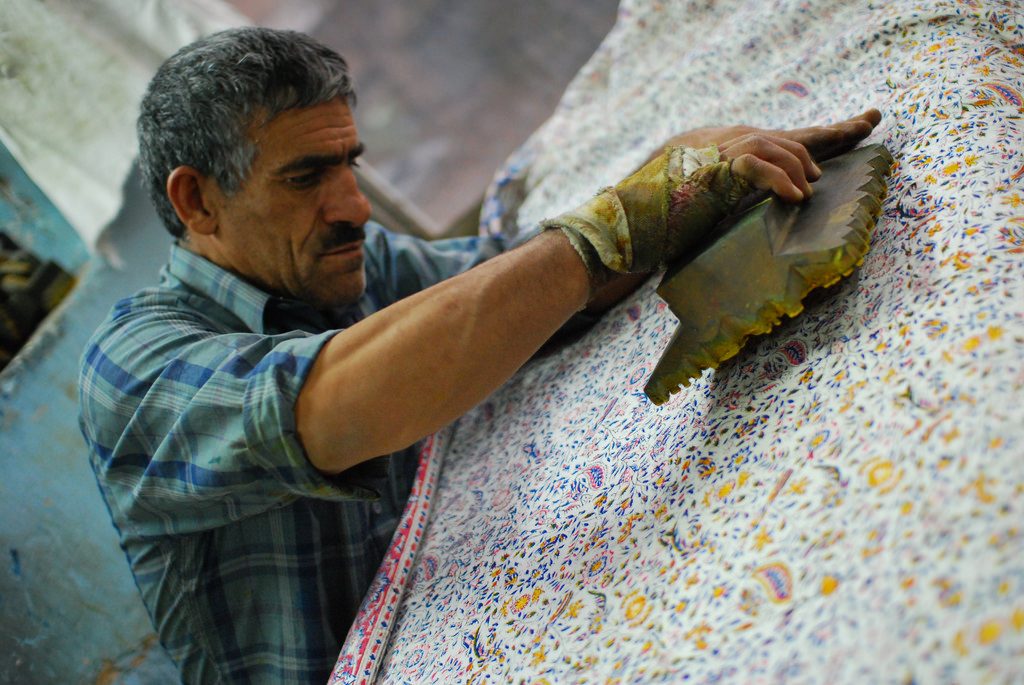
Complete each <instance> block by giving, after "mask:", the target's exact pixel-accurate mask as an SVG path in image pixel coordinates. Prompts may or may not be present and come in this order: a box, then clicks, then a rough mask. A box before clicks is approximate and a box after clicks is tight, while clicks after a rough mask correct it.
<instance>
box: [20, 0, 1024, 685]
mask: <svg viewBox="0 0 1024 685" xmlns="http://www.w3.org/2000/svg"><path fill="white" fill-rule="evenodd" d="M286 5H287V6H286ZM248 24H255V25H262V26H270V27H274V28H289V29H296V30H301V31H305V32H308V33H310V34H311V35H313V36H314V37H316V38H318V39H320V40H321V41H323V42H324V43H326V44H327V45H329V46H331V47H333V48H335V49H336V50H338V51H339V52H340V53H341V54H342V55H344V56H345V58H346V60H347V61H348V62H349V66H350V68H351V70H352V72H353V75H354V79H355V84H356V90H357V92H358V104H357V106H356V108H355V110H354V111H355V116H356V119H357V121H358V122H359V126H360V132H361V136H362V140H363V142H364V143H365V144H366V148H367V151H366V154H365V158H364V159H365V163H364V165H363V166H362V167H361V168H360V169H359V172H358V173H359V181H360V186H361V188H362V189H363V191H364V192H365V193H366V194H367V196H368V197H369V198H370V200H371V203H372V206H373V218H374V219H375V220H377V221H379V222H380V223H382V224H384V225H386V226H390V227H396V229H397V230H401V231H403V232H408V233H411V234H413V235H417V236H420V237H425V238H429V239H435V238H442V237H451V236H465V235H476V234H479V235H498V234H501V235H505V236H507V237H509V238H510V239H515V238H517V237H522V236H528V235H530V234H531V232H532V231H535V230H536V228H537V226H539V225H541V223H542V222H543V221H544V220H546V219H548V218H550V217H552V216H555V215H557V214H558V213H559V212H562V211H564V210H565V209H567V208H571V207H574V206H576V205H578V204H580V203H581V202H584V201H586V200H588V198H590V197H591V196H593V193H594V191H595V189H598V188H602V187H606V186H608V185H609V184H610V183H611V182H613V181H614V180H616V179H619V178H622V177H623V176H625V175H626V174H628V173H629V172H630V171H631V170H633V169H635V168H637V166H638V165H639V164H641V163H642V162H643V161H644V160H645V158H646V157H647V156H648V155H649V153H650V152H651V150H653V149H655V147H656V146H657V145H659V144H660V143H662V142H663V141H664V140H666V139H668V138H669V137H670V136H672V135H674V134H677V133H679V132H681V131H686V130H691V129H697V128H702V127H710V126H723V125H732V124H741V123H743V124H750V125H754V126H761V127H764V128H771V129H790V128H797V127H801V126H809V125H812V124H815V123H820V122H834V121H839V120H842V119H845V118H847V117H849V116H852V115H854V114H856V113H858V112H861V111H864V110H865V109H867V108H869V107H877V108H878V109H879V110H880V111H881V112H882V115H883V118H882V121H881V123H880V124H879V125H878V127H877V128H876V129H875V131H874V132H873V133H872V134H871V136H870V137H869V138H868V140H866V141H865V143H864V144H863V146H862V147H861V148H859V149H858V150H855V151H853V152H851V153H849V154H848V155H847V156H843V157H839V158H837V159H836V160H833V161H832V162H831V163H830V164H831V166H828V167H824V166H823V169H825V171H826V173H827V174H831V175H829V176H828V179H826V180H828V181H829V182H830V183H831V184H829V183H826V181H825V180H823V181H822V182H821V183H822V184H821V186H820V189H821V192H820V193H817V194H816V197H815V199H814V200H813V202H815V203H817V204H808V205H807V206H806V207H805V208H804V209H801V210H788V209H785V208H782V207H781V206H780V205H779V203H778V202H775V203H774V204H773V199H772V198H766V199H762V201H761V202H760V203H759V204H755V205H753V206H752V207H750V208H746V209H745V210H744V212H745V213H742V214H738V215H737V216H733V217H730V219H729V220H728V221H726V222H723V224H722V225H721V227H720V228H719V229H718V231H717V232H716V233H715V234H714V235H713V236H712V238H711V239H709V240H708V241H707V243H706V244H704V245H701V246H699V249H697V250H696V251H695V255H696V256H695V257H693V258H692V259H690V260H686V261H685V262H684V263H679V264H674V265H670V266H669V268H668V269H667V270H666V271H664V272H663V273H658V274H656V275H654V276H653V277H651V278H650V279H648V281H646V283H645V284H644V285H643V286H641V287H640V288H639V289H638V290H637V291H636V292H635V293H634V294H633V295H631V296H629V297H628V298H627V299H626V300H625V301H623V302H622V303H621V304H619V305H617V306H616V307H615V308H613V309H612V310H611V311H609V312H608V313H607V314H605V315H604V316H603V317H602V318H601V319H600V320H598V321H597V322H596V323H594V324H593V325H592V326H591V327H590V328H589V329H588V330H586V331H584V332H581V333H579V334H578V335H576V336H574V338H573V339H572V340H570V341H569V342H567V343H566V344H564V345H561V346H559V347H557V348H556V349H554V350H553V351H551V352H549V353H546V354H543V355H539V356H538V357H537V358H535V359H533V360H531V362H529V363H528V364H527V366H525V367H524V368H523V369H521V370H520V371H519V372H518V373H517V374H516V375H515V376H514V377H513V378H512V379H511V380H510V381H508V383H506V384H505V385H504V386H503V387H502V388H500V389H499V390H498V391H496V392H495V393H494V394H493V395H491V396H490V397H489V398H488V399H487V400H486V401H485V402H483V403H481V404H480V405H479V406H478V407H476V408H474V409H473V410H471V411H470V412H469V413H467V414H466V415H465V416H463V417H462V418H460V419H459V420H457V421H456V422H455V423H454V424H452V425H451V426H449V427H447V428H445V429H443V430H442V431H439V432H438V433H437V434H435V435H434V436H431V437H430V438H428V439H427V440H426V441H425V442H424V443H423V446H422V450H421V462H420V469H419V471H418V473H417V477H416V482H415V484H414V486H413V492H412V495H411V496H410V499H409V502H408V504H407V507H406V511H405V514H404V515H403V522H402V524H400V526H399V530H398V531H397V532H396V534H395V538H394V540H393V541H392V548H391V549H390V550H389V552H388V554H387V556H386V558H385V560H384V562H383V564H382V566H381V570H380V573H379V575H378V579H377V581H376V582H375V584H374V586H373V587H371V589H370V591H369V592H368V594H367V598H366V600H365V602H364V605H363V608H362V610H361V611H360V614H359V616H358V618H357V620H356V623H355V624H354V625H353V627H352V630H351V632H350V633H349V635H348V638H347V639H346V640H345V643H344V645H343V646H342V648H341V650H340V653H339V655H338V662H337V666H336V668H335V671H334V674H333V675H332V679H331V682H382V683H386V682H394V683H402V682H530V683H550V684H556V683H567V682H595V683H596V682H601V683H604V682H608V683H612V682H617V683H679V682H695V683H711V682H785V683H789V682H793V683H803V682H843V683H852V682H894V683H895V682H899V683H910V682H920V683H930V682H936V683H969V682H992V683H1012V682H1021V681H1022V679H1024V531H1022V527H1021V521H1022V520H1024V512H1022V507H1024V504H1022V503H1024V498H1022V495H1024V458H1022V457H1024V402H1022V399H1024V117H1022V115H1024V95H1022V93H1024V8H1022V7H1021V5H1020V3H1018V2H1015V1H1014V0H992V1H989V2H986V1H974V0H939V1H936V2H928V3H924V2H914V1H912V0H895V1H894V2H890V3H868V2H840V1H839V0H809V1H807V2H794V1H792V0H770V1H768V2H755V1H754V0H723V1H721V2H697V1H696V0H693V1H690V0H687V1H681V2H669V3H663V2H655V1H654V0H620V1H619V2H615V1H613V0H600V1H592V2H586V3H571V4H568V3H556V2H552V1H550V0H544V1H542V0H531V1H529V2H523V3H499V2H492V1H491V0H487V1H486V2H470V1H468V0H432V1H431V2H415V3H414V2H399V3H375V2H371V1H369V0H359V1H357V2H341V1H340V0H304V2H299V3H275V2H271V1H269V0H232V1H230V2H229V1H227V0H181V1H172V0H132V2H124V1H122V0H87V1H86V2H77V1H75V0H53V1H51V2H46V3H41V2H37V1H35V0H6V1H5V2H4V4H3V6H2V7H0V218H2V226H0V435H2V444H3V448H4V449H3V452H2V459H3V461H4V464H5V466H6V469H5V471H6V474H7V476H6V478H4V479H3V480H2V482H0V494H2V497H0V508H2V517H0V518H2V521H3V524H2V526H0V536H2V541H3V548H4V549H3V553H4V555H5V556H4V564H3V569H2V570H0V681H2V682H11V683H48V682H56V681H61V682H89V683H93V682H95V683H102V684H103V685H145V684H148V683H165V682H175V678H176V677H177V676H176V671H175V668H174V666H173V664H172V663H171V662H170V660H169V658H168V657H167V655H166V654H165V653H164V652H163V651H162V648H161V647H160V645H159V642H158V640H157V637H156V635H155V633H154V631H153V627H152V625H151V624H150V621H149V618H148V616H147V615H146V611H145V608H144V606H143V604H142V602H141V599H140V598H139V595H138V590H137V588H136V586H135V584H134V581H133V579H132V576H131V573H130V571H129V568H128V565H127V564H126V562H125V557H124V553H123V551H122V550H121V549H120V547H119V545H118V538H117V533H116V531H115V530H114V529H113V527H112V525H111V521H110V517H109V514H108V511H107V509H106V507H105V505H104V502H103V500H102V498H101V496H100V493H99V491H98V489H97V486H96V480H95V477H94V475H93V473H92V471H91V469H90V466H89V463H88V459H87V453H86V449H85V446H84V444H83V439H82V434H81V431H80V429H79V425H78V399H77V398H78V389H77V385H76V384H77V377H78V369H79V359H80V356H81V353H82V350H83V348H84V346H85V343H86V341H87V339H88V338H89V336H90V334H91V333H92V331H93V330H94V329H95V327H96V326H97V324H98V323H99V322H100V321H101V320H102V319H103V317H104V316H105V315H106V314H107V312H108V311H109V310H110V308H111V307H112V306H113V304H114V303H115V302H116V301H117V300H118V299H120V298H122V297H125V296H127V295H129V294H131V293H132V292H134V291H136V290H137V289H139V288H141V287H143V286H145V285H147V284H150V283H152V282H153V281H154V279H155V278H156V275H157V272H158V271H159V269H160V267H161V266H162V265H163V263H164V262H165V261H166V259H167V250H168V246H169V238H168V236H167V235H166V233H165V231H164V229H163V228H162V226H161V225H160V223H159V220H158V219H157V216H156V214H155V212H154V211H153V209H152V207H151V206H150V204H149V200H148V198H147V196H146V192H145V191H144V189H143V187H142V184H141V180H140V175H139V172H138V169H137V165H136V161H135V157H136V154H137V145H136V142H135V139H134V138H135V117H136V116H137V111H138V110H137V108H138V101H139V99H140V97H141V95H142V92H143V90H144V88H145V86H146V83H147V81H148V79H149V78H150V77H151V76H152V74H153V73H154V71H155V70H156V68H157V67H158V66H159V64H160V63H161V62H162V61H163V60H164V59H165V58H166V57H167V56H169V55H170V54H172V53H173V52H174V51H175V50H177V49H178V48H179V47H181V46H182V45H185V44H187V43H189V42H191V41H192V40H195V39H196V38H198V37H200V36H203V35H207V34H209V33H212V32H214V31H216V30H219V29H222V28H227V27H231V26H241V25H248ZM833 179H834V180H833ZM823 226H825V227H827V230H824V229H822V227H823ZM809 231H810V232H815V235H817V236H818V237H817V238H815V237H809V236H810V233H809ZM821 235H825V237H824V238H822V237H820V236H821ZM759 241H760V242H759ZM697 291H699V292H701V293H709V294H707V295H701V296H694V293H695V292H697ZM723 312H725V313H724V314H723Z"/></svg>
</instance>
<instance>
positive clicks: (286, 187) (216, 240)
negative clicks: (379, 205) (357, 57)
mask: <svg viewBox="0 0 1024 685" xmlns="http://www.w3.org/2000/svg"><path fill="white" fill-rule="evenodd" d="M249 135H250V137H251V139H252V140H253V141H254V143H255V144H256V150H257V152H256V158H255V160H254V161H253V164H252V169H251V170H250V173H249V176H248V178H247V179H246V180H245V182H244V183H243V184H242V186H241V188H239V190H238V191H237V192H236V193H234V194H233V195H231V196H226V195H224V194H223V193H220V192H219V188H215V189H214V195H215V196H216V203H217V209H218V211H217V230H216V233H215V235H214V236H212V237H211V238H212V239H211V240H210V241H208V242H204V245H203V249H201V250H197V251H199V252H200V253H202V254H204V255H205V256H207V257H208V258H210V259H212V260H213V261H214V262H216V263H218V264H220V265H221V266H223V267H225V268H227V269H229V270H231V271H233V272H235V273H237V274H238V275H240V276H242V277H243V278H245V279H246V280H248V281H250V282H252V283H254V284H256V285H258V286H260V287H261V288H263V289H264V290H266V291H268V292H271V293H274V294H277V295H282V296H287V297H292V298H294V299H298V300H303V301H305V302H308V303H309V304H312V305H314V306H315V307H317V308H319V309H327V308H330V307H337V306H341V305H345V304H350V303H352V302H355V301H356V300H357V299H358V298H359V297H360V295H362V293H363V288H364V286H365V284H366V277H365V274H364V271H363V247H362V246H363V230H362V228H363V224H365V223H366V221H367V220H368V219H369V218H370V203H369V202H368V201H367V199H366V197H365V196H364V195H363V194H362V193H361V192H360V190H359V188H358V186H357V185H356V178H355V174H354V173H353V168H352V167H353V164H354V162H355V161H356V158H357V157H358V156H359V155H360V154H361V152H362V145H361V144H360V143H359V136H358V134H357V132H356V125H355V121H354V120H353V118H352V112H351V110H350V109H349V106H348V105H347V104H346V103H344V102H343V101H341V100H340V99H339V100H335V101H332V102H329V103H325V104H321V105H315V106H313V107H308V108H305V109H293V110H287V111H285V112H283V113H281V114H279V115H278V116H277V117H275V118H274V119H272V120H270V121H269V122H267V123H266V124H263V125H262V126H260V125H254V126H252V127H250V129H249ZM213 185H214V186H215V185H216V184H213Z"/></svg>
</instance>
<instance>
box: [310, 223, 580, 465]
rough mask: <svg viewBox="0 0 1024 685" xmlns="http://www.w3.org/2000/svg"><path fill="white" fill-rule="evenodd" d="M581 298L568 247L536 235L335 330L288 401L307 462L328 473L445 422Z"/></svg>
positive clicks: (555, 237) (499, 379) (511, 367)
mask: <svg viewBox="0 0 1024 685" xmlns="http://www.w3.org/2000/svg"><path fill="white" fill-rule="evenodd" d="M589 294H590V279H589V276H588V274H587V270H586V269H585V268H584V265H583V262H582V261H581V260H580V258H579V256H578V255H577V253H576V251H575V250H574V249H573V248H572V246H571V245H570V244H569V241H568V240H567V239H566V238H565V236H564V235H562V234H561V233H559V232H556V231H548V232H545V233H543V234H541V235H539V236H537V237H536V238H534V239H533V240H530V241H529V242H527V243H526V244H524V245H522V246H521V247H519V248H517V249H515V250H512V251H511V252H507V253H505V254H502V255H499V256H498V257H495V258H494V259H491V260H489V261H487V262H485V263H484V264H481V265H480V266H477V267H475V268H474V269H471V270H469V271H467V272H465V273H462V274H459V275H458V276H455V277H454V278H451V279H449V280H447V281H444V282H442V283H439V284H437V285H435V286H433V287H431V288H428V289H427V290H424V291H421V292H419V293H416V294H415V295H412V296H410V297H407V298H405V299H403V300H401V301H399V302H397V303H395V304H393V305H391V306H389V307H386V308H385V309H383V310H381V311H379V312H377V313H376V314H374V315H372V316H370V317H367V318H366V319H365V320H363V321H361V322H359V323H357V324H355V325H354V326H352V327H350V328H348V329H346V330H344V331H341V332H340V333H338V334H337V335H335V336H334V337H333V338H332V339H331V340H330V341H329V342H328V343H327V344H326V345H325V346H324V347H323V349H322V350H321V352H320V354H319V355H318V357H317V359H316V362H315V363H314V365H313V369H312V370H311V371H310V374H309V376H308V378H307V379H306V382H305V384H304V385H303V389H302V391H301V392H300V393H299V397H298V400H297V402H296V405H295V415H296V423H297V428H298V433H299V439H300V441H301V442H302V444H303V446H304V447H305V449H306V451H307V455H308V457H309V459H310V462H311V463H312V464H313V465H314V466H316V467H317V468H318V469H320V470H321V471H324V472H326V473H339V472H341V471H343V470H345V469H347V468H349V467H351V466H354V465H355V464H357V463H359V462H362V461H365V460H366V459H370V458H372V457H375V456H378V455H381V454H387V453H390V452H394V451H397V450H399V449H402V448H404V447H407V446H409V445H410V444H412V443H414V442H415V441H416V440H419V439H420V438H422V437H424V436H426V435H428V434H430V433H432V432H434V431H436V430H438V429H440V428H441V427H443V426H444V425H446V424H448V423H450V422H451V421H453V420H454V419H456V418H458V417H459V416H461V415H462V414H464V413H465V412H466V411H468V410H469V409H471V408H472V407H473V406H474V405H476V404H477V403H479V402H480V401H482V400H483V399H484V398H486V397H487V396H488V395H489V394H490V393H491V392H493V391H494V390H495V389H496V388H497V387H499V386H500V385H501V384H502V383H504V382H505V381H506V380H507V379H508V378H510V377H511V376H512V374H514V373H515V371H516V370H517V369H519V367H521V366H522V365H523V364H524V363H526V361H527V360H528V359H530V357H531V356H533V354H534V353H535V352H536V351H537V350H538V349H539V348H540V346H541V345H542V344H543V343H544V342H545V341H547V339H548V338H550V337H551V335H552V334H554V333H555V331H557V330H558V328H559V327H560V326H561V325H562V324H563V323H565V321H566V320H568V318H569V317H570V316H572V314H574V313H575V312H577V311H579V310H580V309H582V308H583V307H584V306H585V305H586V303H587V301H588V299H589Z"/></svg>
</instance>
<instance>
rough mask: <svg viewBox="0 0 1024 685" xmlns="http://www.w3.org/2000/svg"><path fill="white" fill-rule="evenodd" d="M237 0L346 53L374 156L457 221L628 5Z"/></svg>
mask: <svg viewBox="0 0 1024 685" xmlns="http://www.w3.org/2000/svg"><path fill="white" fill-rule="evenodd" d="M231 4H232V5H233V6H234V7H235V9H237V10H238V11H239V12H241V13H242V14H244V15H246V16H247V17H249V18H250V19H252V21H253V22H254V23H256V24H259V25H262V26H272V27H275V28H290V29H295V30H299V31H305V32H306V33H309V34H311V35H313V36H314V37H316V38H318V39H320V40H321V41H323V42H324V43H326V44H328V45H330V46H331V47H332V48H334V49H335V50H337V51H338V52H339V53H341V55H342V56H344V57H345V59H346V60H347V61H348V63H349V65H350V67H351V69H352V72H353V74H354V76H355V81H356V89H357V96H358V104H357V107H356V122H357V125H358V126H359V129H360V135H361V137H362V139H363V141H364V142H365V143H366V146H367V155H366V159H367V160H368V161H369V162H370V164H372V165H373V166H374V167H375V168H376V169H377V171H379V172H381V174H382V175H383V176H384V177H385V179H386V180H387V181H389V182H390V183H391V184H392V185H393V186H395V188H397V189H398V190H399V191H400V192H401V193H402V194H403V195H404V196H405V197H406V198H407V199H408V200H410V201H411V202H412V203H413V204H414V205H416V206H418V207H420V208H421V209H423V210H424V212H425V213H426V214H427V216H428V217H430V218H431V219H432V220H433V221H434V222H435V224H436V225H437V227H438V229H439V230H446V229H447V228H448V227H451V226H452V225H453V224H454V223H455V222H457V221H458V220H459V219H460V218H466V215H467V213H470V214H473V213H474V210H475V207H476V205H477V203H478V201H479V199H480V197H481V196H482V194H483V191H484V188H486V186H487V184H488V183H489V182H490V180H491V176H492V174H493V173H494V170H495V169H496V168H497V167H498V165H500V164H501V163H502V161H504V159H505V158H506V157H507V156H508V154H509V153H510V152H512V151H513V150H514V149H515V148H516V147H517V146H518V145H519V144H520V143H521V142H522V141H523V140H524V139H525V138H526V137H527V136H529V134H530V133H531V132H532V131H533V130H534V129H535V128H537V126H539V125H540V124H542V123H543V122H544V120H545V119H547V117H548V116H549V115H550V114H551V112H552V110H553V109H554V107H555V105H556V104H557V102H558V99H559V97H560V96H561V94H562V91H563V90H564V89H565V87H566V85H568V83H569V81H570V79H571V78H572V77H573V76H574V75H575V73H576V72H577V70H578V69H579V68H580V67H581V66H582V65H583V63H584V62H586V60H587V59H588V58H589V57H590V55H591V54H593V52H594V50H595V49H596V48H597V46H598V44H599V43H600V42H601V40H602V39H603V38H604V37H605V35H607V33H608V31H609V30H610V29H611V27H612V24H613V23H614V21H615V13H616V8H617V5H618V2H617V0H587V1H586V2H556V1H555V0H518V1H517V2H502V1H500V0H418V1H417V2H409V1H406V2H377V1H376V0H301V1H298V2H288V3H281V2H274V1H273V0H231ZM471 221H475V217H474V218H473V219H471Z"/></svg>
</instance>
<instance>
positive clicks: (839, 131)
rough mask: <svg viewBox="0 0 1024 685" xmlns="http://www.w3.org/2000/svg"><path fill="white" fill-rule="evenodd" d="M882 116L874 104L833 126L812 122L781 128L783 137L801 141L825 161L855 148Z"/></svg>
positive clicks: (813, 154) (813, 153) (818, 158)
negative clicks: (797, 126) (811, 123)
mask: <svg viewBox="0 0 1024 685" xmlns="http://www.w3.org/2000/svg"><path fill="white" fill-rule="evenodd" d="M881 120H882V113H881V112H879V111H878V110H877V109H874V108H871V109H868V110H865V111H864V112H862V113H860V114H858V115H857V116H855V117H850V118H849V119H845V120H843V121H839V122H836V123H835V124H831V125H829V126H809V127H807V128H797V129H792V130H790V131H779V132H778V133H777V135H778V136H779V137H781V138H785V139H787V140H791V141H793V142H796V143H800V144H801V145H803V146H804V147H806V148H807V150H808V152H810V153H811V156H812V157H813V158H814V159H815V160H817V161H823V160H826V159H830V158H832V157H835V156H836V155H839V154H842V153H843V152H846V151H847V150H850V149H852V148H853V147H854V146H856V145H857V143H859V142H860V141H862V140H864V139H865V138H867V137H868V136H869V135H870V134H871V131H873V130H874V128H875V126H877V125H878V123H879V122H880V121H881Z"/></svg>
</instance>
